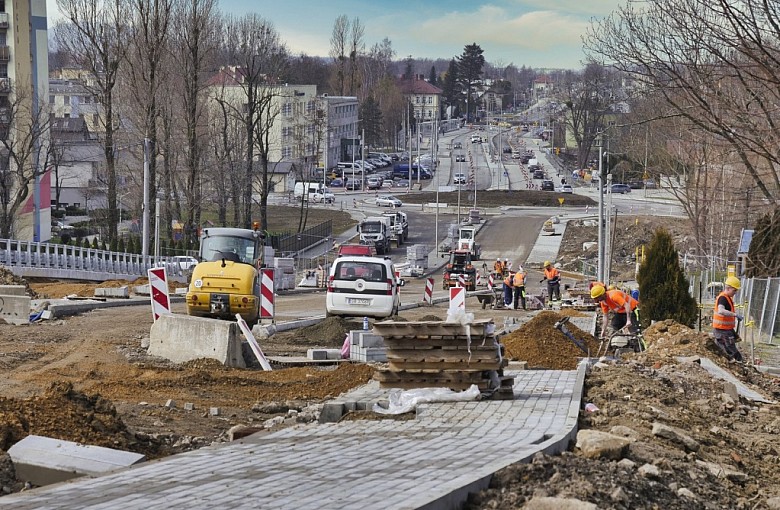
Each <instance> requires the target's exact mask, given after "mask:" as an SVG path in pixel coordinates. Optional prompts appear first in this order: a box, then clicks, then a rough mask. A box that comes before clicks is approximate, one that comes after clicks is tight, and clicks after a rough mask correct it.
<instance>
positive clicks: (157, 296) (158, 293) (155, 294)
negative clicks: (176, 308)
mask: <svg viewBox="0 0 780 510" xmlns="http://www.w3.org/2000/svg"><path fill="white" fill-rule="evenodd" d="M147 274H148V276H149V294H150V295H151V299H152V316H153V317H154V320H157V319H158V318H159V317H160V315H171V299H170V297H169V295H168V274H167V273H166V272H165V268H164V267H153V268H151V269H149V270H148V272H147Z"/></svg>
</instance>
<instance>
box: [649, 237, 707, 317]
mask: <svg viewBox="0 0 780 510" xmlns="http://www.w3.org/2000/svg"><path fill="white" fill-rule="evenodd" d="M637 282H638V283H639V296H640V300H641V307H642V313H641V320H642V324H643V326H644V327H648V326H649V325H650V321H653V320H656V321H660V320H665V319H674V320H675V321H677V322H679V323H680V324H684V325H686V326H688V327H693V325H694V322H695V321H696V316H697V313H698V311H697V307H696V300H694V299H693V297H692V296H691V295H690V294H689V293H688V287H689V283H688V280H687V278H686V277H685V274H684V273H683V271H682V269H681V268H680V257H679V254H678V253H677V250H676V249H675V248H674V243H673V242H672V236H671V235H670V234H669V232H668V231H666V230H664V229H659V230H657V231H656V232H655V235H654V236H653V239H652V241H651V242H650V246H649V248H648V250H647V257H646V258H645V261H644V262H643V263H642V265H641V266H640V267H639V273H638V274H637Z"/></svg>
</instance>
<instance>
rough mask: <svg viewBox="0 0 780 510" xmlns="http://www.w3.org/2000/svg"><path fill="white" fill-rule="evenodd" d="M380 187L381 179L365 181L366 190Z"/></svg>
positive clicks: (372, 178)
mask: <svg viewBox="0 0 780 510" xmlns="http://www.w3.org/2000/svg"><path fill="white" fill-rule="evenodd" d="M381 187H382V178H381V177H369V178H368V179H366V188H368V189H379V188H381Z"/></svg>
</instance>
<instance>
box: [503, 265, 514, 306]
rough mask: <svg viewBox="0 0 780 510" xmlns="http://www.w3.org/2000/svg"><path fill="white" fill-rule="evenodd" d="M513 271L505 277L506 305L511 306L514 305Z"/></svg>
mask: <svg viewBox="0 0 780 510" xmlns="http://www.w3.org/2000/svg"><path fill="white" fill-rule="evenodd" d="M513 276H514V275H512V274H511V273H510V274H507V275H506V276H505V277H504V306H505V307H506V308H509V307H510V306H512V279H513Z"/></svg>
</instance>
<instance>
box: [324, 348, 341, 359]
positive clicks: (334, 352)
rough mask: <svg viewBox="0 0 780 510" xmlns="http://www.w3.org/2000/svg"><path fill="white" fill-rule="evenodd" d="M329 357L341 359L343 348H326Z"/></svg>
mask: <svg viewBox="0 0 780 510" xmlns="http://www.w3.org/2000/svg"><path fill="white" fill-rule="evenodd" d="M325 354H326V355H327V359H341V349H325Z"/></svg>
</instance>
